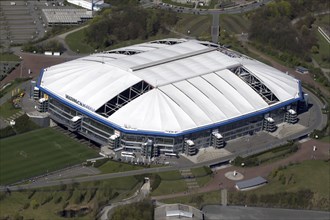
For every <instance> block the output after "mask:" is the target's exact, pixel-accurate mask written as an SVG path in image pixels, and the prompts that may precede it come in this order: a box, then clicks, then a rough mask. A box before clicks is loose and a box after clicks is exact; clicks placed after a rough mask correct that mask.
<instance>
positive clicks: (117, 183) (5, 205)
mask: <svg viewBox="0 0 330 220" xmlns="http://www.w3.org/2000/svg"><path fill="white" fill-rule="evenodd" d="M138 185H139V184H138V180H137V179H135V178H134V177H122V178H115V179H111V180H104V181H94V182H86V183H80V184H76V186H73V185H67V186H65V187H64V188H62V187H61V186H57V187H49V188H41V189H38V191H36V192H34V193H33V191H32V190H29V191H22V192H11V193H10V194H5V193H4V192H0V198H1V199H0V219H18V218H15V217H16V216H17V215H21V216H23V217H24V219H42V220H54V219H65V218H61V217H59V216H58V215H57V213H58V212H59V211H61V210H63V209H64V208H65V207H66V208H68V207H86V206H88V207H91V208H92V209H93V210H92V211H91V212H90V213H88V214H87V215H86V216H80V217H79V218H70V219H80V220H88V219H96V218H95V215H96V214H97V212H98V207H99V206H100V205H102V204H106V203H108V201H109V200H111V201H113V200H115V199H116V198H119V197H121V198H122V199H123V198H127V196H125V195H132V194H133V193H134V191H135V190H136V189H137V188H136V186H138ZM71 192H72V193H71ZM47 198H49V199H50V200H49V201H48V202H47V201H46V199H47ZM35 203H36V204H39V206H38V207H37V208H35V209H33V204H35ZM26 205H28V207H27V206H26ZM6 216H9V217H7V218H6Z"/></svg>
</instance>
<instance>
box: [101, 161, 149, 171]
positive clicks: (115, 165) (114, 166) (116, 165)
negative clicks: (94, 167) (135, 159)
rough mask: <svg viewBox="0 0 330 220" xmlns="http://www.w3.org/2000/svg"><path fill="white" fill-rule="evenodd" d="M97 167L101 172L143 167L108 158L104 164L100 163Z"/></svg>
mask: <svg viewBox="0 0 330 220" xmlns="http://www.w3.org/2000/svg"><path fill="white" fill-rule="evenodd" d="M98 169H99V170H100V171H101V172H102V173H118V172H125V171H129V170H139V169H143V167H141V166H137V165H131V164H127V163H121V162H115V161H112V160H110V161H107V162H106V163H105V164H103V165H101V166H100V167H98Z"/></svg>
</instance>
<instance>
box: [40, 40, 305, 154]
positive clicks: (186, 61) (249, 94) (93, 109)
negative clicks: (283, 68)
mask: <svg viewBox="0 0 330 220" xmlns="http://www.w3.org/2000/svg"><path fill="white" fill-rule="evenodd" d="M35 92H36V93H35V94H36V95H35V97H36V98H40V99H39V109H40V111H48V112H49V114H50V118H51V119H52V120H54V121H55V122H57V123H59V124H62V125H64V126H66V127H67V128H68V129H69V130H70V131H72V132H76V133H79V134H80V135H83V136H85V137H87V138H89V139H91V140H93V141H95V142H97V143H100V144H101V145H107V146H108V147H109V148H111V149H113V150H121V149H123V150H125V151H139V152H141V153H142V154H144V155H146V156H158V155H159V154H170V155H171V154H178V153H186V154H187V155H193V154H195V153H196V152H197V151H198V149H200V148H203V147H209V146H214V147H215V148H221V147H224V144H225V142H226V141H228V140H231V139H235V138H238V137H241V136H245V135H253V134H254V133H256V132H259V131H262V130H266V131H268V132H273V131H274V130H275V129H276V125H277V124H279V123H282V122H287V123H296V122H297V106H298V104H299V102H300V101H303V92H302V88H301V83H300V81H299V80H297V79H294V78H293V77H291V76H289V75H287V74H285V73H282V72H280V71H278V70H276V69H274V68H273V67H270V66H267V65H265V64H263V63H261V62H259V61H257V60H254V59H251V58H250V57H247V56H244V55H242V54H239V53H237V52H235V51H232V50H229V49H226V48H224V47H221V46H219V45H217V44H213V43H210V42H204V41H197V40H187V39H164V40H157V41H152V42H148V43H142V44H137V45H133V46H129V47H124V48H120V49H116V50H112V51H106V52H103V53H97V54H92V55H89V56H86V57H83V58H79V59H76V60H73V61H69V62H66V63H63V64H59V65H55V66H51V67H49V68H45V69H44V70H43V71H41V74H40V76H39V79H38V81H37V85H36V90H35Z"/></svg>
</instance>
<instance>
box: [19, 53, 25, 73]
mask: <svg viewBox="0 0 330 220" xmlns="http://www.w3.org/2000/svg"><path fill="white" fill-rule="evenodd" d="M19 58H20V60H21V73H20V78H22V71H23V65H24V60H23V58H22V57H19Z"/></svg>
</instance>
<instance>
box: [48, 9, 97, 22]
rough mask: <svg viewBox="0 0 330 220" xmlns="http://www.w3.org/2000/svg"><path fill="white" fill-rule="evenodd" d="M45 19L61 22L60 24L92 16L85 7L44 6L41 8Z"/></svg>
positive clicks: (79, 20)
mask: <svg viewBox="0 0 330 220" xmlns="http://www.w3.org/2000/svg"><path fill="white" fill-rule="evenodd" d="M42 12H43V13H44V15H45V17H46V20H47V22H48V23H50V24H52V23H62V24H66V23H68V24H72V23H79V22H82V21H83V19H91V18H93V14H92V12H91V11H88V10H86V9H75V8H65V9H62V8H60V9H56V8H55V9H53V8H51V9H50V8H44V9H42Z"/></svg>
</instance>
